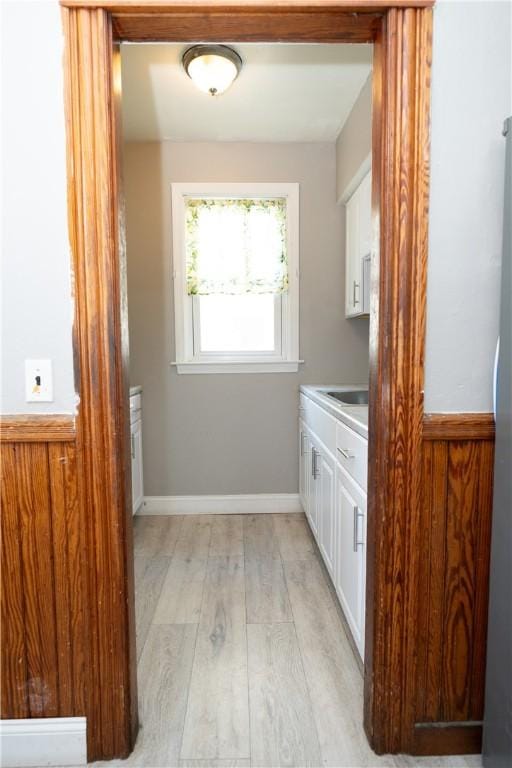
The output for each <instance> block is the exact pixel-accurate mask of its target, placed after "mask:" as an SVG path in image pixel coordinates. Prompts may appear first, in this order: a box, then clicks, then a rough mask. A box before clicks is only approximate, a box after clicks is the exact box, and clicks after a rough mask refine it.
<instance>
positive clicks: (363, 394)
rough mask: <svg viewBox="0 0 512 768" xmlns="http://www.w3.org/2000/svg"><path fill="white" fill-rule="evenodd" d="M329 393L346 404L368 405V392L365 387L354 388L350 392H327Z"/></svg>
mask: <svg viewBox="0 0 512 768" xmlns="http://www.w3.org/2000/svg"><path fill="white" fill-rule="evenodd" d="M327 394H328V395H329V397H333V398H334V399H335V400H337V401H338V402H339V403H343V404H344V405H368V392H367V391H366V390H364V389H354V390H351V391H349V392H327Z"/></svg>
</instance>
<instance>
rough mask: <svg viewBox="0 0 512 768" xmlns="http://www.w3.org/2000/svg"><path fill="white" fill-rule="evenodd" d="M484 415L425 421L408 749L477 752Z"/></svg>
mask: <svg viewBox="0 0 512 768" xmlns="http://www.w3.org/2000/svg"><path fill="white" fill-rule="evenodd" d="M493 430H494V426H493V421H492V417H491V416H490V415H488V414H482V415H478V414H477V415H471V414H467V415H465V414H454V415H452V416H450V417H444V416H434V417H427V418H426V420H425V429H424V455H423V489H424V498H423V507H422V532H423V534H422V549H421V553H420V563H421V572H420V602H419V613H418V628H419V631H418V648H417V651H418V656H417V658H418V667H417V672H418V677H417V706H416V729H415V743H416V747H417V749H416V750H415V751H417V752H419V753H431V754H432V753H434V752H436V751H437V749H435V745H436V744H442V745H443V747H442V749H443V751H444V752H447V753H451V752H454V751H458V752H460V751H474V750H475V749H477V751H478V750H479V743H480V742H479V740H480V738H481V721H482V719H483V704H484V702H483V697H484V674H485V645H486V636H487V599H488V582H489V553H490V535H491V513H492V476H493V458H494V440H493Z"/></svg>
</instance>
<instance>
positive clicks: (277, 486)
mask: <svg viewBox="0 0 512 768" xmlns="http://www.w3.org/2000/svg"><path fill="white" fill-rule="evenodd" d="M226 48H227V49H228V50H230V51H233V52H234V53H235V54H236V56H237V57H238V59H237V60H238V61H239V62H240V71H239V73H238V76H237V78H236V80H235V81H234V82H233V83H232V85H231V86H230V88H229V89H228V90H227V91H226V92H225V93H223V94H222V95H216V96H214V97H212V96H211V95H210V94H209V93H205V92H204V90H201V89H198V88H197V87H196V85H195V83H194V82H193V81H192V80H191V79H190V78H189V77H187V74H186V71H185V67H184V64H183V63H184V61H186V59H187V55H188V51H190V50H195V47H192V49H191V48H190V47H189V44H188V43H186V44H183V43H159V44H158V45H157V44H150V43H144V44H140V43H133V44H132V43H129V44H122V45H121V63H122V65H121V69H122V112H123V121H122V124H123V136H124V143H123V152H122V157H123V160H122V162H123V187H124V199H125V220H126V264H127V299H128V318H129V329H130V333H129V338H130V385H131V388H130V421H131V432H132V435H131V437H132V447H133V454H132V503H133V507H134V512H135V513H136V517H135V518H134V520H135V524H134V529H135V542H134V548H135V607H136V628H137V658H138V668H139V681H138V684H139V696H140V701H141V708H140V717H141V731H140V735H139V739H138V741H137V744H136V747H135V751H134V753H133V755H132V757H131V758H130V759H131V760H132V761H133V762H134V764H137V761H139V762H144V763H149V764H151V765H160V764H165V765H171V764H175V763H177V762H178V761H179V760H207V761H210V763H211V761H214V760H218V759H236V760H237V761H238V760H240V761H244V760H249V759H250V760H251V761H252V763H254V764H256V765H260V766H263V765H281V764H291V765H297V766H299V765H321V764H324V763H327V764H332V765H341V764H351V765H360V764H367V763H369V762H372V761H374V760H377V757H376V756H375V754H374V753H373V752H372V751H371V749H370V747H369V745H368V742H367V739H366V736H365V735H364V731H363V676H362V668H363V658H364V623H365V618H364V617H365V573H366V540H365V539H366V536H365V529H366V506H367V505H366V492H367V480H366V476H364V477H363V475H361V476H359V475H358V474H357V470H356V476H354V470H353V468H352V467H351V466H350V463H346V464H345V466H343V465H342V462H343V461H344V457H343V455H342V454H341V453H340V455H339V460H338V458H337V454H338V451H337V448H336V442H335V435H334V430H335V429H336V425H337V423H338V420H339V423H340V424H341V425H342V426H343V428H344V429H346V430H347V435H348V436H354V439H356V440H359V441H360V442H359V445H360V446H361V448H362V450H364V451H365V452H366V451H367V440H368V430H367V424H368V420H367V412H368V406H367V403H368V375H369V314H370V307H369V301H370V269H369V267H370V258H371V248H372V235H371V148H372V143H371V121H372V115H371V101H372V61H373V49H372V48H373V47H372V45H371V44H360V45H351V44H346V43H341V44H330V45H321V44H299V43H292V44H288V45H286V44H282V43H281V44H280V43H267V44H264V43H238V44H236V43H231V42H230V41H222V46H221V50H226ZM374 257H375V258H378V251H376V252H375V254H374ZM365 265H366V267H367V272H366V275H365ZM365 289H366V290H365ZM325 383H327V384H329V386H328V387H318V386H314V385H321V384H325ZM311 385H313V386H311ZM351 391H355V392H356V394H357V395H358V399H359V400H361V403H356V404H355V405H353V404H351V402H350V394H351ZM330 393H331V394H330ZM337 396H339V397H341V398H342V399H341V400H339V399H337ZM313 398H314V399H313ZM343 398H345V400H346V399H347V398H348V401H347V403H344V402H343ZM364 400H366V405H365V403H364V402H363V401H364ZM315 408H318V409H319V417H318V418H319V419H321V423H320V422H319V423H318V426H317V424H316V422H315V416H314V414H312V413H311V414H310V410H311V409H315ZM347 422H348V425H350V426H347ZM354 426H355V429H357V430H358V431H357V432H356V431H354V429H353V427H354ZM324 428H325V429H326V430H329V429H332V430H333V434H332V438H333V439H332V440H331V439H330V438H328V437H327V436H325V435H324V431H323V430H324ZM141 434H142V436H143V438H142V441H141ZM141 442H142V443H143V448H142V447H141ZM359 445H358V447H359ZM312 468H313V469H314V472H312V471H311V470H312ZM363 474H365V473H363ZM142 478H143V480H142ZM354 506H356V507H357V509H358V515H357V516H354V514H353V509H354ZM203 512H204V514H201V513H203ZM223 512H224V513H226V514H222V513H223ZM231 512H233V514H229V513H231ZM191 513H192V514H191ZM194 513H195V514H194ZM219 513H220V514H219ZM354 525H355V526H356V528H357V530H356V529H355V528H354ZM355 539H357V540H358V543H357V544H356V546H355V547H354V540H355ZM326 712H327V713H328V714H326ZM171 723H172V727H170V726H171ZM276 724H277V725H276ZM348 734H350V736H348Z"/></svg>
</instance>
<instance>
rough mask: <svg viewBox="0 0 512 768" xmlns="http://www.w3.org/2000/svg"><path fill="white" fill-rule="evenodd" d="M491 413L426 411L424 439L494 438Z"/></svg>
mask: <svg viewBox="0 0 512 768" xmlns="http://www.w3.org/2000/svg"><path fill="white" fill-rule="evenodd" d="M494 433H495V424H494V415H493V414H492V413H426V414H425V416H424V418H423V439H424V440H494Z"/></svg>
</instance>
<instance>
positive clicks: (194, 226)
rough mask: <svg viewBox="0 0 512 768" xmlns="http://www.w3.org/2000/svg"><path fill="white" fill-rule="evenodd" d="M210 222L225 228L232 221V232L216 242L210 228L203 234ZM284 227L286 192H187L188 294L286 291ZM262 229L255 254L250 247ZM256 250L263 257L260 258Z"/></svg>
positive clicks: (186, 249) (223, 230) (286, 251)
mask: <svg viewBox="0 0 512 768" xmlns="http://www.w3.org/2000/svg"><path fill="white" fill-rule="evenodd" d="M261 216H262V217H263V218H261ZM258 220H259V224H258ZM209 226H210V227H212V226H213V232H217V231H218V232H221V233H227V230H228V228H229V227H234V230H233V231H232V234H231V238H230V237H227V236H226V237H224V238H220V242H219V238H217V239H216V240H215V238H214V237H213V235H212V234H210V236H208V227H209ZM262 227H263V229H262ZM268 227H270V230H268V229H267V228H268ZM287 229H288V221H287V200H286V198H285V197H263V196H261V195H260V196H252V197H235V196H230V197H225V196H218V195H217V196H211V197H206V196H204V197H201V198H196V197H191V196H187V197H186V198H185V268H186V275H187V294H188V295H196V294H200V295H203V296H208V295H211V294H218V295H222V294H226V295H243V294H246V293H249V294H261V293H283V292H285V291H286V290H287V289H288V233H287ZM262 232H263V233H266V242H265V243H264V244H263V243H261V242H260V243H259V250H258V253H257V254H255V250H254V249H255V247H257V246H258V239H259V240H260V241H261V237H262ZM202 238H206V239H203V240H202ZM263 239H264V240H265V234H264V235H263ZM214 240H215V242H214ZM212 243H213V245H212ZM262 249H263V250H262ZM205 252H206V257H207V258H206V260H205ZM261 253H263V254H264V258H261ZM226 267H227V269H226Z"/></svg>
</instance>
